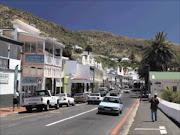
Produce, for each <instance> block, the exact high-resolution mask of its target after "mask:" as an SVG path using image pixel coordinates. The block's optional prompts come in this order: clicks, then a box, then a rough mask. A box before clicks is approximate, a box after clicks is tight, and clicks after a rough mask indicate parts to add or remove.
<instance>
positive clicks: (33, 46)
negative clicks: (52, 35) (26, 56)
mask: <svg viewBox="0 0 180 135" xmlns="http://www.w3.org/2000/svg"><path fill="white" fill-rule="evenodd" d="M31 52H32V53H35V52H36V42H34V43H31Z"/></svg>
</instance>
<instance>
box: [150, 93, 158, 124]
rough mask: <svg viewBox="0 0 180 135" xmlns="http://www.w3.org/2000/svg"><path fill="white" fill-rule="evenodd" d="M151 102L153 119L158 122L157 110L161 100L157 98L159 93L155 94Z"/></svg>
mask: <svg viewBox="0 0 180 135" xmlns="http://www.w3.org/2000/svg"><path fill="white" fill-rule="evenodd" d="M149 102H150V103H151V117H152V121H153V122H154V121H157V109H158V104H159V100H158V98H157V93H155V94H154V97H152V98H151V99H150V100H149Z"/></svg>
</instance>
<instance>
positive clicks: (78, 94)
mask: <svg viewBox="0 0 180 135" xmlns="http://www.w3.org/2000/svg"><path fill="white" fill-rule="evenodd" d="M74 96H83V93H77V94H75V95H74Z"/></svg>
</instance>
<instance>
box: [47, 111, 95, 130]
mask: <svg viewBox="0 0 180 135" xmlns="http://www.w3.org/2000/svg"><path fill="white" fill-rule="evenodd" d="M96 109H97V108H94V109H92V110H89V111H86V112H83V113H80V114H77V115H74V116H71V117H69V118H65V119H62V120H59V121H56V122H53V123H50V124H47V125H46V126H47V127H48V126H52V125H54V124H57V123H60V122H63V121H66V120H69V119H72V118H75V117H78V116H80V115H83V114H85V113H88V112H92V111H94V110H96Z"/></svg>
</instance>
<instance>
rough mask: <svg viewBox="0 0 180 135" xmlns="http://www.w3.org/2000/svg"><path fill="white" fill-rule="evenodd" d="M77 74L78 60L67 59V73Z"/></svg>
mask: <svg viewBox="0 0 180 135" xmlns="http://www.w3.org/2000/svg"><path fill="white" fill-rule="evenodd" d="M71 73H73V74H77V61H66V75H67V76H68V75H69V74H71Z"/></svg>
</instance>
